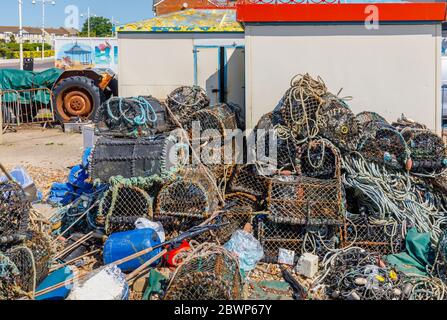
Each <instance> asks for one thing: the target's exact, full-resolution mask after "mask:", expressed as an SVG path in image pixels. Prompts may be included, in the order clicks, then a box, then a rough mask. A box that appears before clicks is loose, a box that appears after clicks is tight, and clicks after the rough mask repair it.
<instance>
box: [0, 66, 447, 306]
mask: <svg viewBox="0 0 447 320" xmlns="http://www.w3.org/2000/svg"><path fill="white" fill-rule="evenodd" d="M94 122H95V124H96V134H97V135H98V137H99V139H98V140H97V142H96V144H95V146H94V148H93V149H91V150H90V149H88V150H85V152H84V154H83V156H82V159H80V162H79V165H77V166H75V167H73V168H70V169H67V172H56V171H51V170H49V171H51V172H43V171H42V170H34V169H33V168H31V167H26V166H25V168H24V169H25V170H26V171H27V173H28V174H29V176H30V177H31V178H32V179H33V181H34V183H35V185H36V187H37V188H38V189H39V190H41V191H42V193H43V194H44V195H45V198H44V199H43V200H42V203H40V204H37V205H36V204H33V206H31V203H30V201H29V199H27V197H26V194H25V191H24V190H23V186H22V185H20V182H19V183H17V182H16V181H11V180H9V179H7V177H6V178H5V179H3V180H1V181H2V182H0V192H1V195H2V196H1V198H0V299H36V300H45V299H60V300H62V299H69V300H88V299H96V300H97V299H109V300H127V299H131V300H142V299H144V300H149V299H150V300H157V299H165V300H210V299H224V300H240V299H275V300H284V299H295V300H328V299H329V300H444V299H447V295H446V292H445V291H446V286H447V215H446V214H447V209H446V208H447V151H446V146H445V144H444V143H443V141H442V139H441V138H440V137H438V136H437V135H436V134H434V133H432V132H431V131H429V130H428V129H427V128H426V127H425V126H424V125H423V124H419V123H417V122H415V121H414V120H411V119H408V118H407V117H405V116H404V115H403V116H402V118H401V119H398V120H397V121H396V122H395V123H392V124H390V123H388V122H387V121H386V120H385V119H384V118H383V117H382V116H381V115H378V114H376V113H374V112H362V113H360V114H358V115H355V114H354V113H353V112H352V110H351V109H350V107H349V105H348V102H347V101H346V100H345V99H343V98H340V97H339V96H337V95H334V94H332V93H331V92H329V90H328V89H327V87H326V85H325V84H324V82H323V81H322V80H321V79H320V78H318V79H314V78H312V77H311V76H310V75H308V74H306V75H304V76H297V77H295V78H294V79H292V81H291V86H290V88H289V89H288V90H287V91H286V92H285V94H284V97H283V98H282V99H281V101H280V103H279V104H278V106H277V107H276V108H275V109H274V110H273V111H272V112H271V113H269V114H267V115H265V116H264V117H262V119H261V120H260V122H259V123H258V125H257V126H256V128H255V130H254V132H253V134H252V136H249V137H246V142H247V141H248V140H254V141H256V146H255V147H254V150H252V149H249V150H236V149H237V148H230V154H231V155H232V156H231V157H230V161H225V163H224V162H223V159H222V158H218V159H217V161H207V160H213V159H214V160H216V155H218V156H219V155H221V154H222V152H223V151H225V150H226V151H228V150H227V149H228V148H226V147H227V145H226V144H225V143H224V142H228V140H229V139H230V140H231V138H229V137H228V130H230V129H237V128H240V129H243V128H242V127H241V124H243V123H244V119H243V118H241V117H240V110H238V107H237V106H231V105H225V104H220V105H215V106H210V99H209V98H208V97H207V96H206V93H205V91H204V90H203V89H201V88H198V87H181V88H179V89H176V90H174V91H173V92H172V93H171V94H170V95H169V96H168V97H167V99H166V103H163V102H161V101H159V100H157V99H155V98H154V97H150V96H146V97H133V98H112V99H110V100H109V101H107V102H105V103H104V104H103V105H102V106H101V107H100V108H98V110H97V112H96V114H95V115H94ZM197 122H198V123H199V124H200V125H199V127H196V125H195V124H197ZM180 129H181V130H180ZM210 129H215V130H214V131H210ZM197 133H199V134H197ZM205 133H207V134H205ZM271 136H273V137H276V140H275V139H271ZM230 145H232V146H233V145H234V144H233V141H230ZM247 145H248V144H247V143H246V144H244V146H245V148H247ZM242 149H244V148H242ZM275 151H276V152H275ZM254 154H256V155H259V154H263V155H265V157H261V158H258V157H255V158H254V159H256V161H252V162H250V161H249V158H251V157H252V156H253V155H254ZM275 154H276V159H275V160H276V161H273V162H272V161H270V160H271V159H274V158H275V157H274V155H275ZM226 155H228V153H226ZM237 159H243V160H244V161H242V162H238V161H236V160H237ZM226 160H228V159H226ZM12 169H13V168H7V170H12ZM48 191H49V192H48ZM50 205H51V206H50Z"/></svg>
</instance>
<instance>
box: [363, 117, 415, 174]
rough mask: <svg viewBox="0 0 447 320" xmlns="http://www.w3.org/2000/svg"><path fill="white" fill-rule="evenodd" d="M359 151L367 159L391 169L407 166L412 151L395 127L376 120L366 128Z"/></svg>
mask: <svg viewBox="0 0 447 320" xmlns="http://www.w3.org/2000/svg"><path fill="white" fill-rule="evenodd" d="M371 125H372V127H371ZM364 130H365V131H364V134H363V137H362V140H361V142H360V144H359V147H358V149H357V151H358V152H359V153H360V154H361V155H362V156H363V157H364V158H365V159H366V160H367V161H372V162H375V163H377V164H380V165H384V166H386V167H389V168H391V169H395V170H401V169H403V168H405V167H406V165H407V161H409V158H410V154H409V153H410V152H409V150H408V147H407V143H406V142H405V140H404V138H403V136H402V135H401V134H400V132H399V131H397V130H396V129H395V128H393V127H391V126H389V125H385V124H382V123H378V122H374V123H370V124H369V125H367V126H366V127H365V129H364Z"/></svg>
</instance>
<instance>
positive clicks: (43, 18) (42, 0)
mask: <svg viewBox="0 0 447 320" xmlns="http://www.w3.org/2000/svg"><path fill="white" fill-rule="evenodd" d="M37 2H42V60H43V59H45V5H46V4H47V3H51V5H53V6H54V5H56V1H50V0H33V2H32V4H37Z"/></svg>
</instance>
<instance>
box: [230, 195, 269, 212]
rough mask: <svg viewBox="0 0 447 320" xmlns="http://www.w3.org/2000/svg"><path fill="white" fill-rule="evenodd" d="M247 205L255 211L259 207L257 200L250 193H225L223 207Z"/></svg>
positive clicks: (231, 207)
mask: <svg viewBox="0 0 447 320" xmlns="http://www.w3.org/2000/svg"><path fill="white" fill-rule="evenodd" d="M239 207H247V208H250V209H251V210H254V211H256V210H257V209H259V208H260V207H261V205H260V202H259V200H258V199H257V198H256V197H255V196H254V195H252V194H249V193H244V192H234V193H228V194H226V195H225V207H224V209H233V208H239Z"/></svg>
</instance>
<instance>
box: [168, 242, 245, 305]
mask: <svg viewBox="0 0 447 320" xmlns="http://www.w3.org/2000/svg"><path fill="white" fill-rule="evenodd" d="M242 297H243V287H242V280H241V275H240V273H239V263H238V261H237V259H236V258H235V257H234V256H233V255H232V254H231V253H230V252H229V251H227V250H226V249H224V248H222V247H219V246H216V245H214V244H208V243H205V244H203V245H200V246H199V247H197V248H196V249H195V250H194V252H192V253H191V255H190V256H189V257H188V258H187V259H186V260H185V261H184V262H183V263H182V264H181V265H180V267H179V268H178V269H177V270H176V272H175V274H174V275H173V277H172V280H171V282H170V284H169V287H168V289H167V290H166V294H165V296H164V300H202V301H203V300H241V299H242Z"/></svg>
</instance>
